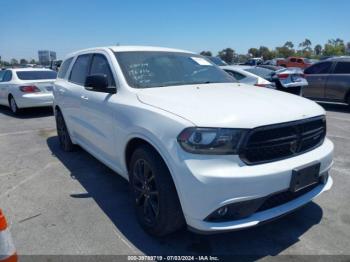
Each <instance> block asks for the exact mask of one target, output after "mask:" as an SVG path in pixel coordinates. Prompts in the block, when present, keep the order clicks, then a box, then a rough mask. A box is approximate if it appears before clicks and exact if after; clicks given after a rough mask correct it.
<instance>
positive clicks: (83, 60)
mask: <svg viewBox="0 0 350 262" xmlns="http://www.w3.org/2000/svg"><path fill="white" fill-rule="evenodd" d="M91 57H92V55H91V54H82V55H79V56H78V57H77V58H76V59H75V61H74V63H73V66H72V69H71V71H70V74H69V78H68V81H65V83H64V84H63V85H61V86H60V85H59V81H56V82H57V83H58V85H56V89H57V93H58V94H60V93H61V94H60V96H63V98H62V101H64V102H63V103H62V106H63V108H62V111H63V115H64V117H65V120H66V121H67V122H68V128H69V131H70V133H71V135H72V136H73V137H74V138H76V139H77V140H79V141H80V142H82V143H84V141H86V130H88V129H89V123H88V122H86V120H85V118H83V111H82V110H83V109H82V107H83V105H84V103H83V102H84V84H85V79H86V77H87V75H88V72H89V67H90V62H91Z"/></svg>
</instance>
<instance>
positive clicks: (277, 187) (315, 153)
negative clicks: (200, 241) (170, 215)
mask: <svg viewBox="0 0 350 262" xmlns="http://www.w3.org/2000/svg"><path fill="white" fill-rule="evenodd" d="M180 150H181V149H178V152H177V153H178V154H177V155H178V157H179V159H178V161H179V164H178V168H179V169H178V170H180V172H179V173H178V174H177V175H176V176H175V184H176V187H177V190H178V193H179V197H180V201H181V204H182V209H183V212H184V215H185V218H186V222H187V224H188V226H189V227H190V228H191V229H194V230H196V231H200V232H209V233H210V232H216V231H230V230H236V229H241V228H246V227H251V226H255V225H257V224H259V223H261V222H264V221H267V220H271V219H273V218H276V217H279V216H282V215H283V214H286V213H289V212H291V211H293V210H294V209H296V208H298V207H301V206H303V205H305V204H307V203H308V202H310V201H311V200H312V199H313V198H315V197H317V196H318V195H319V194H321V193H322V192H324V191H327V190H329V189H330V188H331V186H332V183H333V180H332V178H331V177H329V179H328V180H327V182H326V183H325V184H320V185H319V186H317V187H316V188H314V189H313V190H311V191H310V192H308V193H306V194H304V195H302V196H300V197H298V198H296V199H294V200H292V201H290V202H287V203H285V204H282V205H280V206H277V207H274V208H271V209H268V210H264V211H261V212H257V213H254V214H253V215H251V216H249V217H247V218H244V219H239V220H232V221H225V222H208V221H205V218H206V217H207V216H208V215H209V214H211V213H212V212H214V211H215V210H217V209H218V208H220V207H223V206H226V205H228V204H232V203H238V202H242V201H248V200H252V199H258V198H262V197H266V196H269V195H272V194H274V193H276V192H282V191H285V190H288V188H289V187H290V181H291V176H292V170H293V169H296V168H298V167H301V166H304V165H307V164H309V163H312V162H314V161H315V160H317V161H319V162H320V163H321V167H320V175H324V174H326V173H327V172H328V171H329V169H330V168H331V166H332V164H333V162H332V159H333V143H332V142H331V141H330V140H328V139H325V141H324V143H323V144H322V145H321V146H320V147H318V148H316V149H314V150H312V151H309V152H307V153H304V154H302V155H299V156H296V157H293V158H289V159H285V160H281V161H276V162H272V163H266V164H261V165H253V166H247V165H245V164H244V163H243V162H242V161H241V160H240V158H239V157H238V156H203V155H192V154H187V153H184V152H183V151H182V152H180Z"/></svg>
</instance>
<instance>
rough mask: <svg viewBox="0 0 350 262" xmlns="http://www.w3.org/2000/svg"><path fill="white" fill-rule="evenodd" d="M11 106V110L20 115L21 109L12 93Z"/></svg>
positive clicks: (10, 97)
mask: <svg viewBox="0 0 350 262" xmlns="http://www.w3.org/2000/svg"><path fill="white" fill-rule="evenodd" d="M9 107H10V110H11V112H12V113H13V114H14V115H18V114H19V112H20V110H19V108H18V106H17V103H16V100H15V98H14V97H13V96H12V95H10V96H9Z"/></svg>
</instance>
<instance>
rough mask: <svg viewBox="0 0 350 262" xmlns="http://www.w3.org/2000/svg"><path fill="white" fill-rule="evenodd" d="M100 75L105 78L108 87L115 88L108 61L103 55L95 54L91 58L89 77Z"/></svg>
mask: <svg viewBox="0 0 350 262" xmlns="http://www.w3.org/2000/svg"><path fill="white" fill-rule="evenodd" d="M98 74H102V75H105V76H107V78H108V84H109V86H115V82H114V78H113V75H112V71H111V68H110V67H109V63H108V60H107V59H106V57H105V56H104V55H101V54H95V55H94V56H93V58H92V62H91V68H90V75H98Z"/></svg>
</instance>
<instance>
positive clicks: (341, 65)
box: [334, 62, 350, 74]
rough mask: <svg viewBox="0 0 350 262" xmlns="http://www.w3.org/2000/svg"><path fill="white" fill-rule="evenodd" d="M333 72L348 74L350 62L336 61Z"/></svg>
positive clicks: (349, 72)
mask: <svg viewBox="0 0 350 262" xmlns="http://www.w3.org/2000/svg"><path fill="white" fill-rule="evenodd" d="M334 74H350V62H338V63H337V65H336V66H335V69H334Z"/></svg>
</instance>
